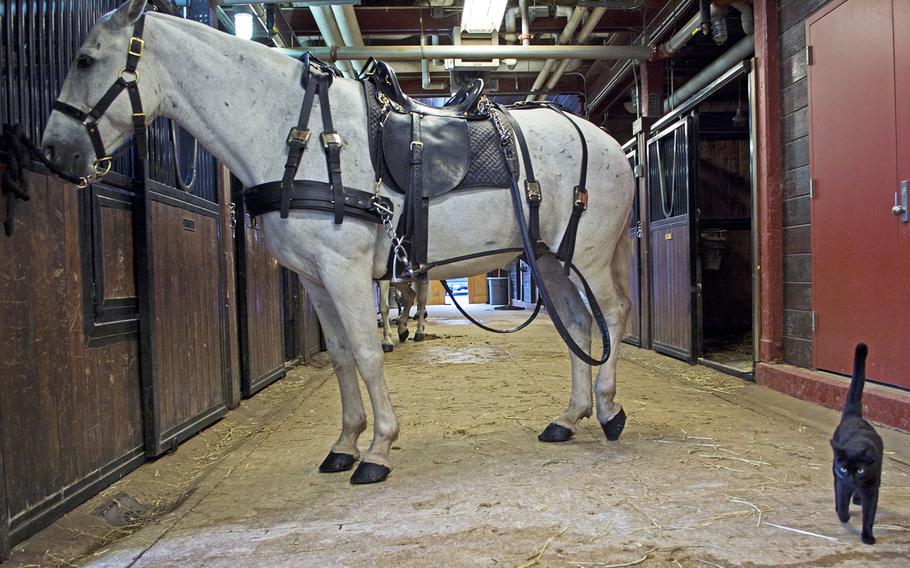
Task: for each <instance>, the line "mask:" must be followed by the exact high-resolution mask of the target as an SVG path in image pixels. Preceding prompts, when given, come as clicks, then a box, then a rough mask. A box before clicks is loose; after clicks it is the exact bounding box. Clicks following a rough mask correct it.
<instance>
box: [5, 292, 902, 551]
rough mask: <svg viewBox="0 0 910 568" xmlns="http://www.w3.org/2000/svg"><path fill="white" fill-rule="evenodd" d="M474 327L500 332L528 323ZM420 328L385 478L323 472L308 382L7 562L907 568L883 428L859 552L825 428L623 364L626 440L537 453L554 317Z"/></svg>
mask: <svg viewBox="0 0 910 568" xmlns="http://www.w3.org/2000/svg"><path fill="white" fill-rule="evenodd" d="M472 311H474V312H475V313H476V314H477V315H478V316H480V317H482V318H484V319H485V320H487V321H489V322H493V323H496V324H499V325H510V324H514V323H516V322H517V321H519V320H520V319H521V318H522V317H523V316H524V315H525V314H526V313H527V312H498V311H492V310H490V309H489V308H488V307H486V306H477V307H475V308H473V310H472ZM428 332H429V338H428V340H427V341H425V342H424V343H419V344H418V343H413V342H408V343H407V344H405V345H403V346H396V349H395V351H394V352H393V353H391V354H388V355H387V359H386V361H387V365H386V371H387V374H386V377H387V381H388V384H389V387H390V390H391V394H392V399H393V402H394V404H395V405H396V408H397V410H398V413H399V418H400V420H401V427H402V428H401V437H400V439H399V441H398V442H397V443H396V444H395V446H394V452H393V459H394V460H395V464H396V467H395V469H394V471H393V472H392V475H391V476H390V478H389V479H388V481H387V482H385V483H383V484H379V485H374V486H359V487H355V486H351V485H350V484H349V483H348V474H332V475H326V474H319V473H318V472H317V470H316V468H317V466H318V464H319V462H320V461H321V460H322V458H323V457H324V456H325V453H326V452H327V450H328V448H329V445H330V444H331V443H332V441H333V440H334V439H335V437H336V435H337V428H338V424H339V420H340V415H339V410H340V402H339V399H338V395H337V388H336V385H335V381H334V378H333V376H332V374H331V371H330V369H328V368H326V367H323V368H321V369H319V368H312V367H308V368H299V369H298V370H296V371H294V372H293V373H291V375H290V376H289V377H288V378H286V379H284V380H282V381H280V382H279V383H277V384H276V385H274V386H272V387H270V388H269V389H267V390H266V391H264V392H263V393H261V394H260V395H258V396H257V397H255V398H254V399H252V400H250V401H246V402H244V404H243V406H242V407H241V408H240V409H238V410H236V411H234V412H232V413H231V414H230V415H229V416H228V418H227V419H225V420H223V421H222V422H220V423H219V424H217V425H216V426H214V427H213V428H210V429H209V430H207V431H206V432H204V433H203V434H201V435H200V436H197V437H196V438H194V439H193V440H190V441H189V442H187V443H186V444H185V445H184V446H182V447H181V448H180V449H179V450H178V451H177V452H176V453H175V454H173V455H170V456H166V457H164V458H162V459H160V460H158V461H156V462H152V463H149V464H146V465H145V466H143V467H142V468H140V469H139V470H137V471H136V472H134V473H133V474H131V475H130V476H127V477H126V478H125V479H124V480H122V481H121V482H119V483H117V484H116V485H115V486H113V487H111V488H110V489H108V490H106V491H105V492H104V493H103V494H102V495H99V496H98V497H96V498H95V499H93V500H92V501H90V502H89V503H87V504H86V505H84V506H83V507H80V508H79V509H78V510H76V511H74V512H73V513H71V514H70V515H68V516H67V517H66V518H64V519H62V520H61V521H59V522H58V523H55V525H54V526H52V527H50V528H49V529H47V530H46V531H43V532H42V533H41V534H39V535H38V536H36V537H35V538H33V539H31V540H30V541H27V542H26V543H24V544H23V545H21V546H19V547H17V549H16V550H15V552H14V555H13V558H12V559H11V563H13V564H19V565H21V566H36V565H59V566H66V565H83V564H85V565H89V566H136V567H140V566H143V567H144V566H230V567H237V566H267V567H269V568H278V567H283V566H288V567H290V566H294V567H297V566H512V567H515V566H525V567H527V566H532V565H537V566H590V567H610V566H613V567H619V566H633V565H634V566H684V567H690V566H691V567H696V566H749V567H753V566H844V567H846V566H856V567H859V566H873V565H874V566H907V565H908V563H910V561H908V558H910V435H908V434H904V433H899V432H896V431H892V430H888V429H886V428H879V431H880V432H881V434H882V436H883V438H884V439H885V445H886V451H887V457H886V461H885V467H884V482H883V487H882V492H881V499H880V507H879V515H878V522H877V526H876V533H875V534H876V536H877V537H878V544H876V545H875V546H866V545H863V544H862V543H861V542H860V541H859V529H858V512H857V513H856V514H854V517H853V519H852V520H851V522H850V523H849V524H847V525H842V524H841V523H840V522H838V520H837V518H836V516H835V514H834V505H833V491H832V478H831V470H830V467H831V466H830V459H831V456H830V454H831V451H830V448H829V446H828V439H829V437H830V434H831V432H832V431H833V429H834V427H835V425H836V422H837V419H838V414H837V413H836V412H834V411H830V410H826V409H823V408H821V407H817V406H813V405H811V404H808V403H804V402H801V401H798V400H795V399H792V398H789V397H786V396H784V395H781V394H779V393H776V392H774V391H770V390H767V389H765V388H762V387H758V386H755V385H753V384H751V383H746V382H743V381H741V380H739V379H735V378H732V377H728V376H725V375H722V374H719V373H717V372H714V371H711V370H709V369H706V368H704V367H693V366H689V365H687V364H684V363H680V362H677V361H674V360H672V359H668V358H666V357H662V356H659V355H656V354H655V353H653V352H649V351H643V350H639V349H635V348H633V347H629V346H623V357H622V361H621V362H620V364H619V378H618V385H619V394H618V397H617V399H618V400H619V401H620V402H622V403H623V405H624V407H625V409H626V412H627V414H628V415H629V423H628V424H627V426H626V430H625V433H624V434H623V437H622V439H621V440H620V441H619V442H616V443H610V442H607V441H606V440H605V439H604V437H603V434H602V433H601V430H600V427H599V425H598V424H597V422H596V421H595V420H592V419H589V420H586V421H585V422H584V423H583V427H582V428H581V429H580V431H579V432H578V433H577V434H576V437H575V439H573V440H572V441H570V442H568V443H565V444H556V445H553V444H543V443H540V442H538V441H537V433H538V432H539V431H540V430H541V429H543V428H544V427H545V426H546V424H547V422H548V421H549V419H550V418H552V417H554V416H556V415H557V414H559V413H560V412H561V411H562V408H563V407H564V405H565V403H566V400H567V396H568V390H569V381H568V367H569V365H568V358H567V356H566V354H565V348H564V347H563V346H562V344H561V343H560V341H559V338H558V336H557V335H556V333H555V332H554V331H553V328H552V326H551V325H550V324H549V322H548V321H547V320H546V318H545V317H542V318H540V320H538V322H536V323H535V324H533V325H532V326H531V327H530V328H529V329H527V330H525V331H523V332H521V333H518V334H514V335H509V336H502V335H492V334H487V333H485V332H483V331H480V330H478V329H476V328H474V327H472V326H471V325H469V324H468V323H467V322H466V321H465V320H464V319H462V318H461V317H460V316H458V315H457V314H456V313H455V312H454V310H452V309H451V308H449V307H435V308H431V311H430V320H429V326H428ZM377 333H378V331H377ZM369 434H370V432H369V430H368V431H367V432H366V433H365V435H364V437H363V438H362V442H363V443H362V447H363V448H364V449H365V447H366V445H367V444H368V441H369ZM854 509H856V508H855V507H854ZM118 513H119V517H118ZM102 516H104V517H106V518H107V521H104V520H102ZM111 523H113V524H115V525H119V526H111Z"/></svg>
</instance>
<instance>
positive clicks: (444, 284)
mask: <svg viewBox="0 0 910 568" xmlns="http://www.w3.org/2000/svg"><path fill="white" fill-rule="evenodd" d="M440 282H442V287H443V288H445V291H446V294H448V295H449V298H451V299H452V303H453V304H454V305H455V308H456V309H457V310H458V311H459V312H461V315H463V316H464V317H465V318H466V319H467V320H468V321H469V322H471V323H473V324H474V325H476V326H477V327H479V328H480V329H482V330H484V331H490V332H493V333H515V332H516V331H521V330H523V329H524V328H526V327H528V326H529V325H531V322H532V321H534V320H535V319H536V318H537V314H539V313H540V306H541V303H540V298H537V303H536V304H535V305H534V311H533V312H531V315H530V316H528V319H526V320H525V321H524V322H522V323H521V324H519V325H517V326H515V327H512V328H509V329H496V328H495V327H490V326H488V325H484V324H483V323H481V322H479V321H478V320H476V319H474V318H473V317H471V314H469V313H468V312H466V311H465V309H464V308H462V307H461V304H459V303H458V300H456V299H455V294H453V293H452V289H451V288H449V283H448V282H446V281H445V280H440Z"/></svg>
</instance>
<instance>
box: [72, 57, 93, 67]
mask: <svg viewBox="0 0 910 568" xmlns="http://www.w3.org/2000/svg"><path fill="white" fill-rule="evenodd" d="M94 62H95V59H94V58H93V57H91V56H88V55H80V56H79V57H77V58H76V67H78V68H79V69H86V68H88V67H91V66H92V63H94Z"/></svg>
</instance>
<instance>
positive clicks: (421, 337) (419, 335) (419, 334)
mask: <svg viewBox="0 0 910 568" xmlns="http://www.w3.org/2000/svg"><path fill="white" fill-rule="evenodd" d="M426 337H427V336H426V335H424V334H423V333H422V332H420V331H418V332H417V333H415V334H414V341H423V340H424V339H426Z"/></svg>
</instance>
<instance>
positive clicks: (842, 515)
mask: <svg viewBox="0 0 910 568" xmlns="http://www.w3.org/2000/svg"><path fill="white" fill-rule="evenodd" d="M837 518H838V519H840V522H842V523H846V522H848V521H849V520H850V513H848V512H846V511H844V512H843V513H841V512H840V511H838V512H837Z"/></svg>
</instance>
